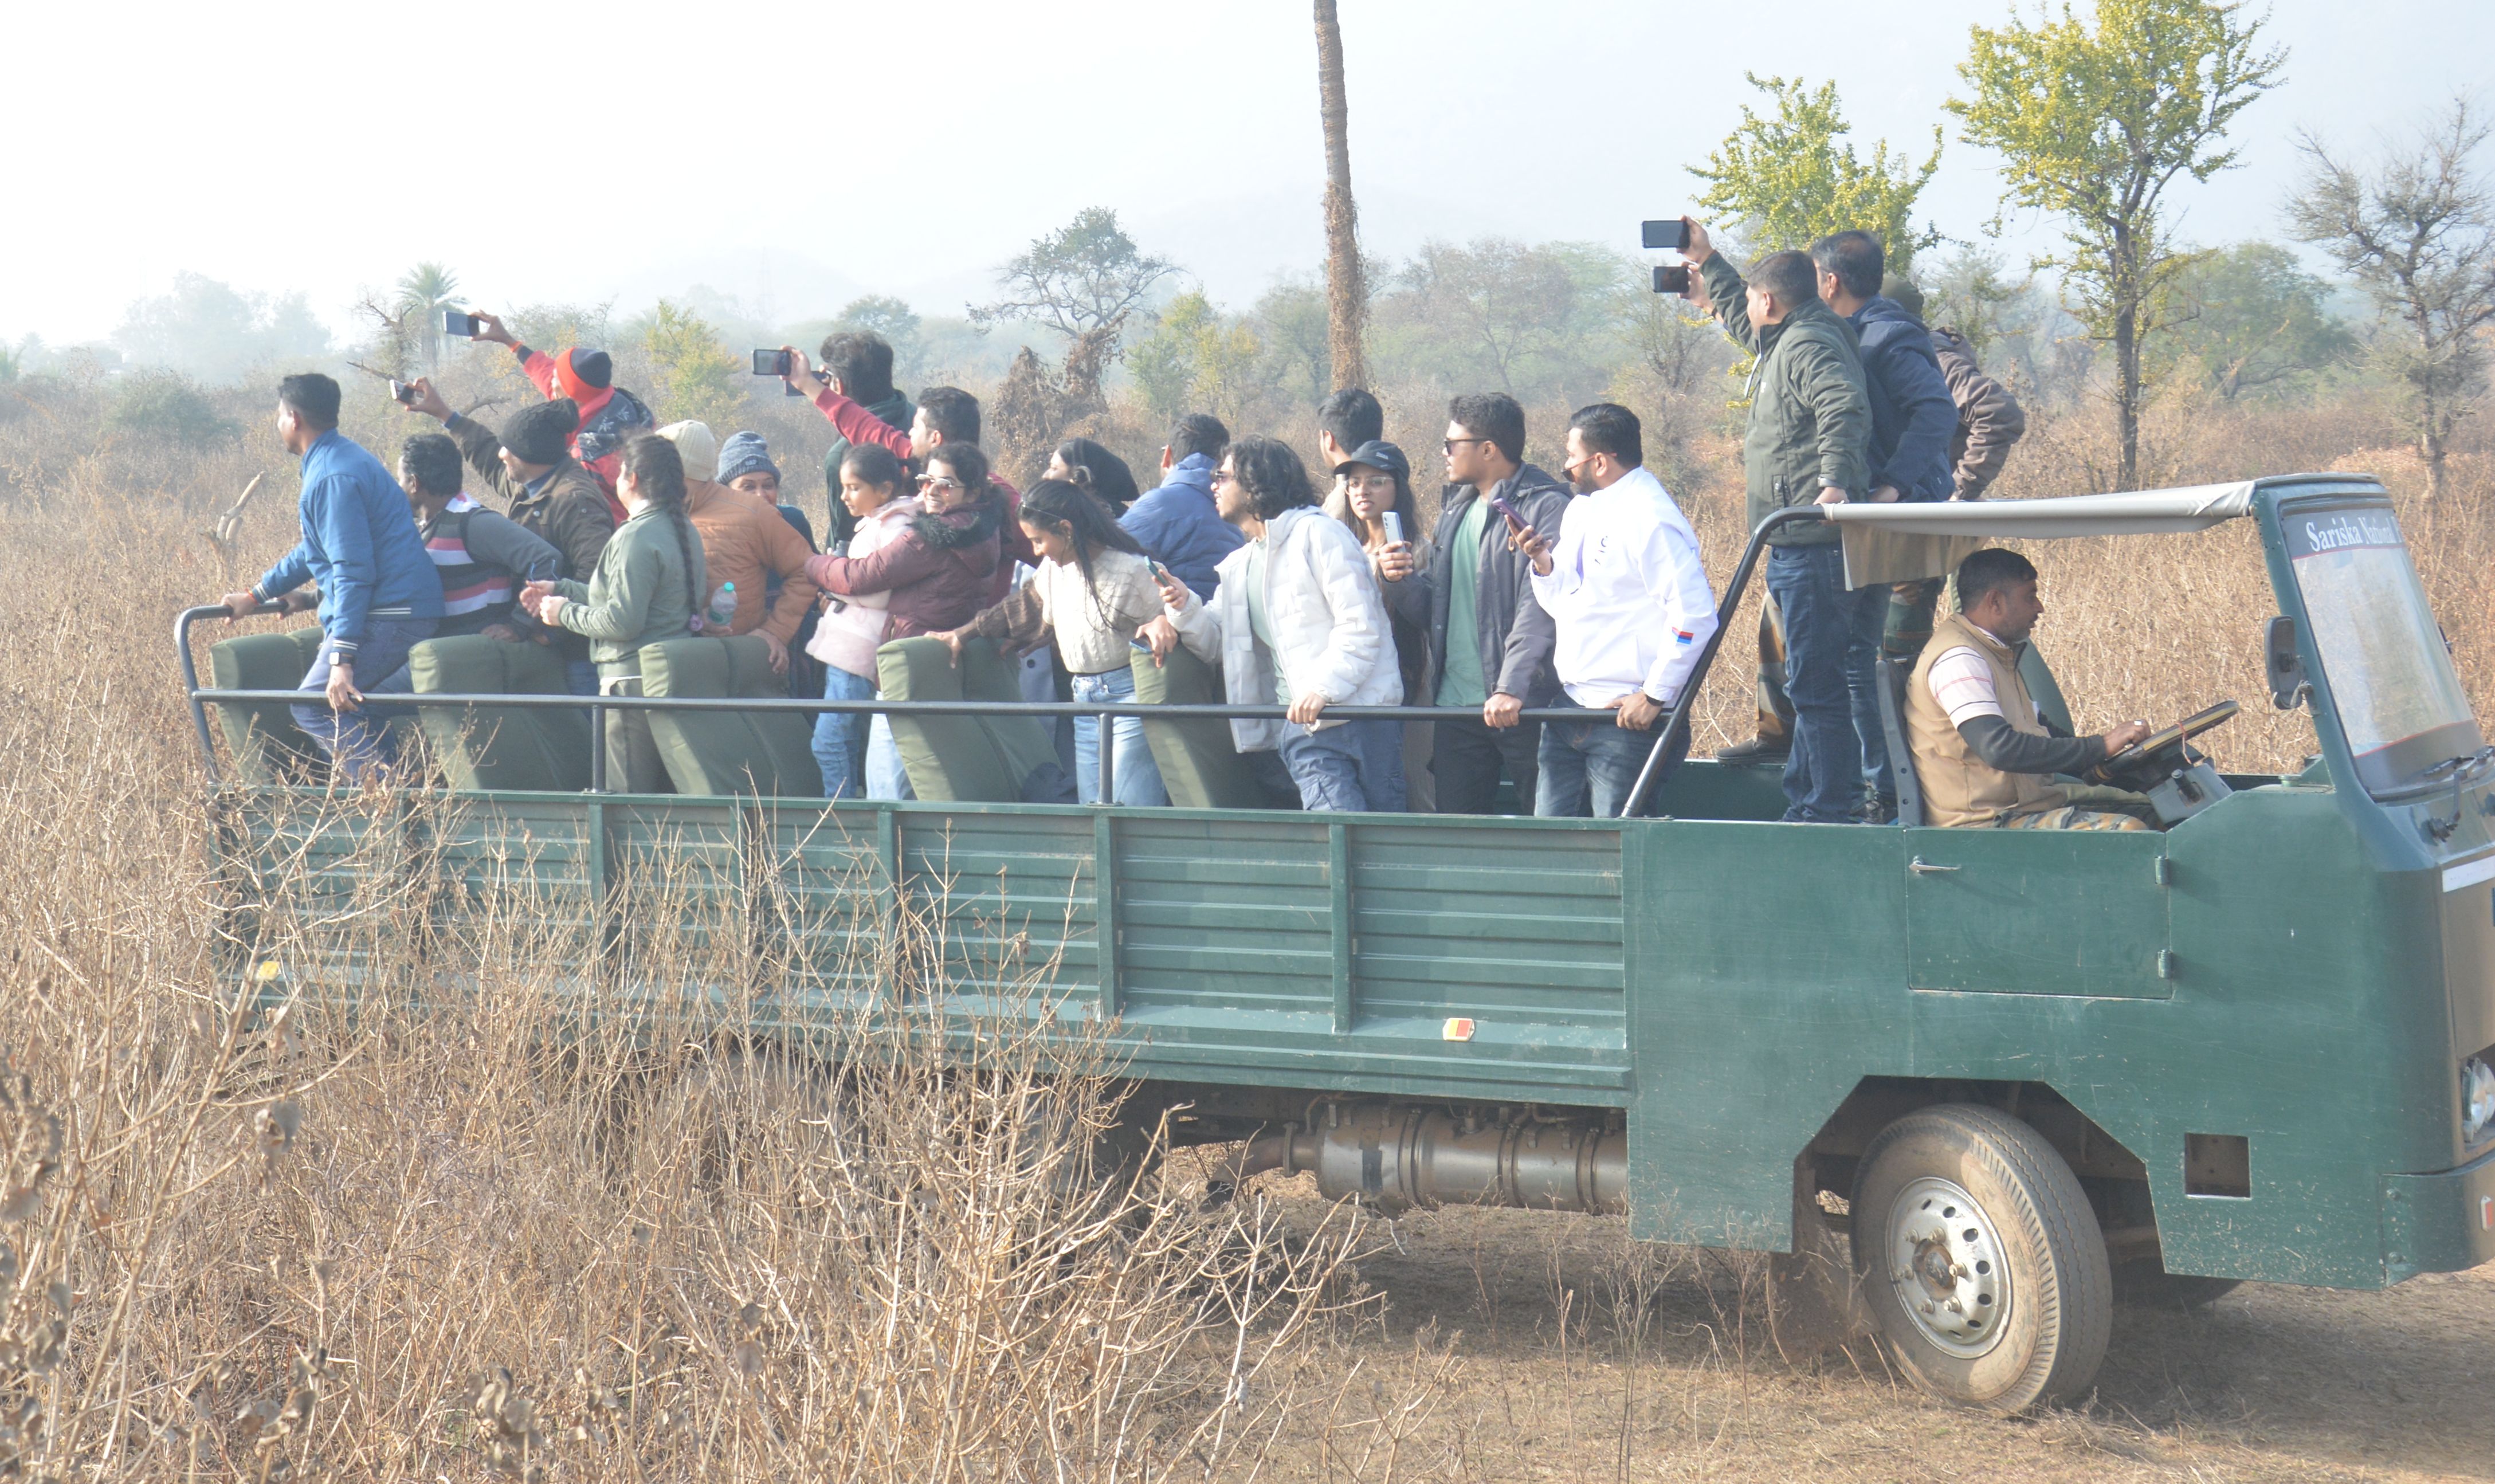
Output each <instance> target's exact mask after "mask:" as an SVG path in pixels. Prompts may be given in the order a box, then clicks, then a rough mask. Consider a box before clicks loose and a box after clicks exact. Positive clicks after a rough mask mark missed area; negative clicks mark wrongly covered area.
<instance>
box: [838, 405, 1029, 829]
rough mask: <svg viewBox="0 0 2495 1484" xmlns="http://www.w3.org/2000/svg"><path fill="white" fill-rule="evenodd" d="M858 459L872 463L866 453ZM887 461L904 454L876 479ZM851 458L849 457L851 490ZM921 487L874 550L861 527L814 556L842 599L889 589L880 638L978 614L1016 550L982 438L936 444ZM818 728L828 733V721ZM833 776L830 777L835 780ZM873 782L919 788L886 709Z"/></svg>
mask: <svg viewBox="0 0 2495 1484" xmlns="http://www.w3.org/2000/svg"><path fill="white" fill-rule="evenodd" d="M874 447H875V446H874V445H871V444H860V445H858V446H857V447H856V448H852V449H850V456H853V457H861V458H864V457H870V456H871V455H868V454H867V453H866V452H865V450H867V449H869V448H874ZM877 451H878V452H881V453H882V454H883V456H884V457H885V458H886V459H892V458H893V457H894V455H893V454H892V453H891V451H890V450H888V449H878V450H877ZM858 467H859V468H860V469H861V470H862V471H868V470H869V466H868V465H866V464H864V463H861V464H860V465H859V466H858ZM887 467H888V468H890V469H892V470H896V471H897V470H898V468H899V466H898V464H897V463H895V464H892V465H889V466H887V465H885V464H881V463H878V464H876V465H874V466H872V470H871V471H870V472H869V473H868V479H867V482H869V483H874V482H877V479H876V476H877V474H879V473H881V472H883V471H885V470H886V469H887ZM848 468H849V465H848V463H847V459H846V458H845V459H844V460H843V462H842V484H843V486H844V488H843V498H844V499H845V500H846V499H847V482H848ZM894 478H895V479H898V478H899V475H898V474H897V473H896V474H895V475H894ZM918 491H919V497H918V504H919V509H917V510H914V511H912V512H910V513H909V514H908V515H907V516H895V517H893V521H892V529H891V530H890V531H889V532H887V533H886V534H885V535H884V537H883V540H882V541H881V543H880V544H878V546H877V547H876V549H875V550H874V551H873V552H871V553H867V554H860V551H859V547H858V543H857V541H856V539H855V538H854V537H852V538H851V539H850V543H849V555H847V556H818V557H816V558H815V559H814V560H813V561H811V562H808V563H807V564H806V574H807V575H808V576H810V577H812V578H814V579H815V583H816V586H818V587H820V588H821V589H822V590H823V591H824V592H825V593H826V594H828V595H830V596H831V597H832V598H833V599H835V600H838V601H842V602H847V601H851V600H854V599H857V598H862V597H873V596H878V595H879V596H882V597H883V598H884V599H885V605H884V624H883V631H882V633H881V634H879V635H878V638H879V639H899V638H909V637H911V636H913V635H916V634H941V633H943V632H944V631H946V630H948V629H954V628H958V627H960V626H961V625H962V624H964V623H966V622H968V621H969V619H970V616H971V615H972V614H974V613H976V612H978V611H979V609H981V608H983V607H985V606H987V605H988V603H991V602H993V601H994V597H993V595H991V593H990V591H989V589H990V586H991V584H992V582H993V580H994V578H995V577H996V575H997V567H998V564H999V563H1000V562H1001V561H1004V560H1006V558H1005V557H1004V555H1003V552H1002V548H1001V539H1000V534H999V531H1000V528H1001V527H1002V526H1004V525H1006V524H1009V523H1010V522H1008V521H1007V519H1006V506H1005V500H1004V496H1003V495H1002V494H1001V492H1000V491H999V490H998V489H997V487H996V486H995V485H994V484H992V483H991V482H990V481H989V479H988V461H987V458H986V456H985V455H983V454H982V453H980V451H979V450H978V448H977V447H976V446H975V445H972V444H960V445H954V444H942V445H939V446H938V447H937V448H933V449H930V450H929V452H928V454H927V473H926V476H925V477H924V478H922V479H919V481H918ZM869 660H870V664H869V668H868V669H867V670H866V671H864V672H861V673H864V674H869V675H871V674H873V673H874V671H873V665H872V651H870V652H869ZM821 735H822V734H821V731H820V730H819V728H818V729H817V731H816V737H817V738H818V739H819V738H820V737H821ZM820 745H821V744H820V742H819V740H818V741H817V747H818V748H819V747H820ZM817 756H818V757H819V756H821V755H820V753H819V752H818V753H817ZM829 783H830V780H829V779H828V778H826V779H825V784H826V785H827V786H828V785H829ZM866 786H867V788H866V796H867V797H869V798H874V799H892V798H909V796H910V794H909V775H908V774H907V773H905V772H904V771H903V770H902V766H901V754H900V751H899V749H897V748H895V747H894V746H893V745H892V727H891V726H890V725H889V724H888V723H887V722H886V721H885V720H884V718H883V717H881V716H878V717H877V718H876V719H875V722H874V724H873V725H872V726H871V727H869V728H868V732H867V755H866ZM826 791H828V787H827V789H826Z"/></svg>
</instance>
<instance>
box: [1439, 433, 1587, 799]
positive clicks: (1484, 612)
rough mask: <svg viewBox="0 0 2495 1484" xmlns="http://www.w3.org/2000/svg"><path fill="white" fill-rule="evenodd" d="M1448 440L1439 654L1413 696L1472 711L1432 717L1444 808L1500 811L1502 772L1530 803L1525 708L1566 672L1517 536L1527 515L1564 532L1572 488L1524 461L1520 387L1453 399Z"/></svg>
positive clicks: (1531, 750) (1531, 738)
mask: <svg viewBox="0 0 2495 1484" xmlns="http://www.w3.org/2000/svg"><path fill="white" fill-rule="evenodd" d="M1443 447H1444V449H1445V453H1446V461H1447V464H1446V468H1447V480H1448V487H1447V495H1446V499H1445V500H1444V501H1443V502H1442V503H1441V505H1440V509H1439V514H1438V529H1437V533H1436V539H1435V541H1433V542H1432V554H1431V557H1430V653H1431V656H1432V660H1433V662H1434V664H1433V665H1432V669H1431V671H1430V673H1429V674H1428V675H1427V676H1426V677H1424V678H1425V682H1426V683H1425V684H1424V686H1423V687H1422V689H1421V690H1419V691H1417V692H1414V693H1413V694H1414V695H1415V696H1422V697H1426V698H1427V703H1428V704H1431V705H1436V706H1444V707H1462V708H1463V709H1464V710H1465V711H1466V712H1467V713H1469V714H1466V715H1451V716H1448V717H1445V718H1443V719H1442V720H1440V721H1438V722H1435V723H1433V724H1432V727H1431V731H1432V748H1431V756H1430V771H1431V773H1432V776H1433V779H1434V781H1435V786H1436V791H1437V796H1436V804H1437V810H1438V812H1439V813H1441V814H1488V813H1490V811H1491V806H1492V803H1493V801H1494V799H1495V797H1496V796H1497V793H1498V781H1499V777H1500V775H1501V774H1502V773H1504V774H1505V776H1506V778H1507V780H1508V782H1509V783H1511V784H1513V785H1514V786H1515V788H1516V798H1517V803H1518V805H1519V806H1520V807H1522V808H1526V809H1530V808H1531V807H1532V806H1533V795H1534V788H1535V786H1536V779H1537V775H1536V772H1535V769H1536V767H1537V766H1538V763H1537V761H1536V759H1537V758H1538V757H1539V755H1540V750H1541V746H1542V728H1541V727H1540V726H1539V725H1537V724H1535V723H1532V722H1527V721H1525V720H1524V719H1523V716H1522V713H1523V712H1524V710H1525V707H1527V706H1547V705H1550V704H1551V703H1552V702H1553V701H1554V700H1555V699H1556V697H1557V696H1558V695H1559V682H1558V679H1557V677H1556V675H1555V674H1554V673H1553V671H1552V667H1551V645H1552V629H1551V615H1550V614H1548V613H1546V612H1544V611H1543V609H1542V604H1541V603H1540V601H1539V600H1537V599H1536V598H1535V597H1534V596H1533V586H1532V584H1531V583H1530V582H1529V581H1527V580H1526V576H1525V556H1524V553H1522V552H1521V551H1519V550H1518V549H1517V547H1516V542H1515V535H1516V531H1517V528H1518V527H1519V526H1520V525H1524V526H1532V527H1535V528H1538V529H1540V530H1543V531H1556V530H1558V529H1559V518H1560V514H1561V512H1562V511H1563V510H1566V509H1567V506H1568V488H1567V486H1566V485H1564V484H1561V483H1560V482H1559V481H1558V480H1557V479H1553V478H1552V477H1551V476H1549V475H1547V474H1545V473H1543V472H1542V471H1541V470H1540V469H1537V468H1535V467H1534V466H1533V465H1531V464H1528V463H1526V462H1525V409H1524V408H1523V407H1521V406H1519V405H1518V403H1517V400H1516V399H1515V398H1514V397H1511V396H1505V395H1502V394H1500V393H1497V392H1492V393H1489V394H1487V395H1476V396H1462V397H1458V398H1456V399H1455V400H1454V401H1452V402H1450V403H1448V404H1447V437H1446V442H1445V444H1444V446H1443ZM1502 506H1503V507H1505V509H1504V510H1502V509H1500V507H1502ZM1508 511H1514V512H1515V515H1516V517H1517V518H1516V519H1514V520H1511V519H1509V518H1508V513H1507V512H1508Z"/></svg>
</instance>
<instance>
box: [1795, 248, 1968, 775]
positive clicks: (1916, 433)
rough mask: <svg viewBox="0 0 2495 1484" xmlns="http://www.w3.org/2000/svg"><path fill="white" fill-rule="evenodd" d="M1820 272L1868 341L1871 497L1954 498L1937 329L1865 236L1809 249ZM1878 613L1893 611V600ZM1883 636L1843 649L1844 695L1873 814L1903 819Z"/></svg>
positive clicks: (1950, 423) (1953, 427)
mask: <svg viewBox="0 0 2495 1484" xmlns="http://www.w3.org/2000/svg"><path fill="white" fill-rule="evenodd" d="M1810 260H1811V263H1812V265H1813V266H1815V267H1816V268H1818V270H1819V296H1820V298H1821V299H1823V300H1825V301H1826V302H1827V304H1828V307H1829V308H1831V309H1833V310H1835V311H1836V313H1837V314H1838V315H1840V316H1842V317H1843V318H1844V320H1845V322H1846V323H1847V324H1849V325H1853V326H1854V329H1855V332H1856V333H1857V334H1859V335H1860V336H1862V339H1863V381H1864V389H1865V390H1866V391H1868V392H1869V393H1870V396H1871V448H1870V456H1871V496H1870V498H1871V499H1873V500H1875V501H1880V502H1883V503H1885V502H1888V501H1892V500H1916V501H1922V500H1946V499H1948V498H1949V497H1950V493H1951V487H1952V479H1951V475H1950V440H1951V439H1952V438H1953V437H1955V436H1956V433H1957V403H1956V401H1954V400H1952V398H1951V397H1950V389H1949V382H1948V381H1947V379H1945V378H1944V377H1943V376H1942V375H1941V363H1940V357H1939V355H1938V353H1936V352H1935V351H1934V350H1933V349H1932V336H1931V332H1930V331H1929V330H1927V329H1925V328H1924V323H1923V322H1922V321H1921V320H1918V319H1916V318H1915V317H1914V316H1913V315H1912V314H1909V313H1908V312H1907V311H1906V309H1905V307H1904V306H1903V305H1901V304H1899V303H1898V302H1897V301H1896V300H1895V299H1893V298H1888V297H1885V296H1883V295H1882V294H1881V293H1880V280H1881V276H1882V274H1883V273H1884V272H1886V270H1887V267H1888V263H1887V255H1886V254H1885V253H1884V252H1883V251H1882V250H1881V247H1880V239H1879V238H1878V237H1876V236H1873V235H1872V234H1871V233H1869V232H1836V233H1834V234H1833V235H1830V236H1825V237H1822V238H1820V239H1819V240H1818V241H1816V242H1814V243H1812V244H1811V245H1810ZM1881 616H1882V617H1883V618H1884V619H1885V618H1886V617H1887V613H1886V605H1883V611H1882V614H1881ZM1879 654H1880V640H1879V635H1878V634H1866V635H1864V636H1861V637H1859V638H1858V639H1857V641H1856V642H1855V643H1854V644H1853V645H1851V646H1850V647H1848V649H1847V650H1846V655H1845V680H1846V691H1847V698H1848V700H1849V701H1850V702H1851V703H1852V706H1853V710H1854V729H1855V730H1856V731H1857V732H1858V733H1860V734H1861V736H1862V738H1863V781H1864V784H1865V785H1866V786H1867V787H1868V788H1869V789H1870V791H1871V795H1872V800H1873V807H1874V808H1875V809H1876V810H1877V811H1878V813H1877V815H1876V818H1878V819H1893V818H1894V817H1895V815H1896V809H1897V782H1896V775H1895V774H1894V772H1893V771H1892V765H1891V763H1890V760H1889V749H1888V745H1887V743H1886V742H1885V741H1884V740H1883V738H1882V735H1881V731H1880V693H1879V692H1878V691H1876V690H1874V689H1873V687H1874V686H1875V685H1876V684H1877V680H1876V672H1875V671H1874V670H1873V668H1872V662H1874V661H1875V660H1877V659H1878V658H1879Z"/></svg>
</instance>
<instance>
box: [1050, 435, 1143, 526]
mask: <svg viewBox="0 0 2495 1484" xmlns="http://www.w3.org/2000/svg"><path fill="white" fill-rule="evenodd" d="M1057 461H1058V462H1059V463H1061V464H1063V465H1064V466H1065V476H1066V478H1067V479H1071V480H1072V481H1073V482H1074V484H1075V485H1076V486H1077V487H1079V488H1082V489H1086V490H1089V491H1091V492H1092V496H1093V499H1096V500H1098V501H1099V502H1100V503H1101V504H1102V505H1105V506H1107V507H1108V508H1109V513H1110V514H1112V515H1118V514H1123V513H1124V511H1125V509H1126V507H1127V506H1130V505H1132V504H1134V503H1135V501H1136V500H1138V499H1139V498H1141V497H1142V495H1143V491H1142V490H1140V489H1138V488H1136V487H1135V471H1133V470H1132V469H1129V468H1127V467H1126V461H1125V460H1124V459H1123V458H1120V457H1119V456H1118V455H1116V454H1115V453H1112V452H1110V451H1109V450H1108V449H1106V448H1102V447H1100V446H1099V445H1098V444H1096V443H1093V441H1092V440H1091V439H1089V438H1069V439H1067V440H1065V442H1063V443H1062V444H1059V445H1058V446H1057Z"/></svg>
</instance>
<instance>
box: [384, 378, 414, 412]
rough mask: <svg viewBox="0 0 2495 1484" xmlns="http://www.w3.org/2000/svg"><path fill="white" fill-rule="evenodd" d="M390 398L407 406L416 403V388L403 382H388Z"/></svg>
mask: <svg viewBox="0 0 2495 1484" xmlns="http://www.w3.org/2000/svg"><path fill="white" fill-rule="evenodd" d="M390 399H391V400H392V401H394V402H398V403H401V404H403V405H405V406H408V407H414V406H415V405H416V388H415V387H413V386H409V385H408V384H407V383H405V382H392V383H390Z"/></svg>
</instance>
